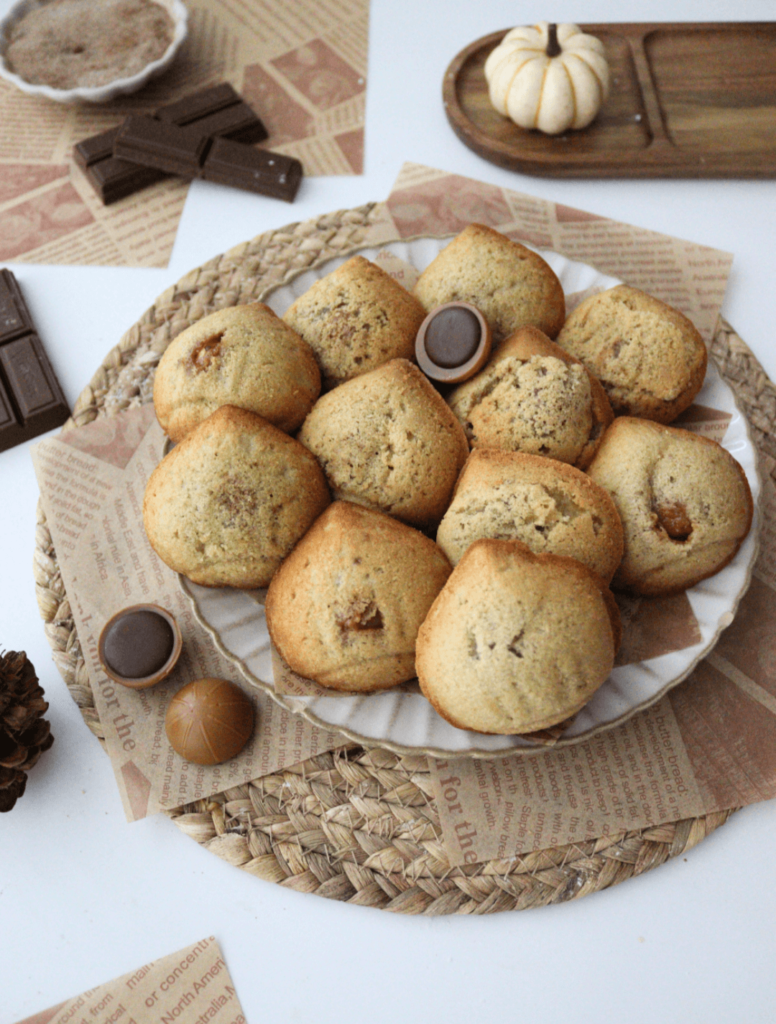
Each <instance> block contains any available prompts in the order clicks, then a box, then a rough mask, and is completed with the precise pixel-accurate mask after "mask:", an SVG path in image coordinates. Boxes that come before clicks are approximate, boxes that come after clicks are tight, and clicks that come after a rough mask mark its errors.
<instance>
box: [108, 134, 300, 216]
mask: <svg viewBox="0 0 776 1024" xmlns="http://www.w3.org/2000/svg"><path fill="white" fill-rule="evenodd" d="M113 152H114V153H115V154H116V156H118V157H121V158H122V159H125V160H131V161H136V162H137V163H138V164H143V165H145V166H148V167H153V168H156V169H159V170H165V171H169V172H170V173H173V174H179V175H181V176H182V177H184V178H203V179H204V180H205V181H213V182H217V183H218V184H220V185H231V186H232V187H233V188H241V189H246V190H247V191H249V192H258V193H260V194H261V195H265V196H272V197H273V198H274V199H284V200H285V201H286V202H289V203H290V202H293V200H294V197H295V196H296V193H297V191H298V190H299V185H300V183H301V181H302V165H301V163H300V162H299V161H298V160H295V159H294V158H293V157H288V156H283V155H282V154H280V153H273V152H271V151H269V150H266V149H254V148H253V147H252V146H246V145H245V144H244V143H242V142H234V141H232V140H231V139H222V138H215V139H211V138H208V137H207V136H202V135H200V134H199V126H198V125H197V126H192V127H186V128H179V127H178V126H177V125H172V124H161V123H160V122H159V121H156V120H155V119H154V118H151V117H130V118H128V119H127V120H126V121H125V122H124V124H123V125H122V126H121V128H120V129H119V132H118V134H117V135H116V140H115V142H114V144H113Z"/></svg>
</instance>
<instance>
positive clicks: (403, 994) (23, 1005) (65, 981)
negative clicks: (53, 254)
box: [0, 0, 776, 1024]
mask: <svg viewBox="0 0 776 1024" xmlns="http://www.w3.org/2000/svg"><path fill="white" fill-rule="evenodd" d="M292 3H293V0H289V4H290V5H292ZM9 6H10V0H0V13H5V11H6V9H7V8H8V7H9ZM774 16H776V3H774V2H772V0H748V2H747V3H746V4H740V3H739V4H736V5H734V4H729V3H722V2H720V0H705V2H704V3H700V2H692V0H671V2H667V0H657V2H653V3H651V4H650V5H648V6H647V5H644V4H637V3H635V2H632V0H622V2H620V3H617V4H615V3H614V2H611V0H588V2H587V3H586V4H584V5H582V4H575V3H571V2H565V0H555V2H553V3H551V4H550V5H549V6H548V7H546V8H544V9H541V10H540V9H539V8H537V7H535V6H532V5H529V4H525V3H514V2H508V0H488V3H487V4H486V3H474V2H470V0H373V2H372V10H371V29H370V54H369V78H368V99H367V127H366V173H365V174H364V175H363V176H359V177H344V178H316V179H310V180H306V181H305V182H304V183H303V185H302V188H301V191H300V193H299V196H298V198H297V200H296V202H295V203H294V204H293V206H289V205H287V204H285V203H281V202H277V201H273V200H270V199H263V198H261V197H258V196H253V195H248V194H246V193H241V192H237V191H231V190H228V189H226V188H222V187H219V186H216V185H209V184H204V183H195V184H194V185H193V187H192V188H191V191H190V193H189V197H188V200H187V203H186V208H185V211H184V214H183V218H182V221H181V224H180V229H179V232H178V237H177V240H176V243H175V248H174V251H173V254H172V259H171V261H170V265H169V266H168V267H167V268H166V269H163V270H156V269H153V270H148V269H114V268H100V267H59V266H52V267H47V266H35V265H26V264H10V265H9V266H10V267H11V269H12V270H13V271H14V273H15V274H16V275H17V277H18V279H19V281H20V282H21V286H22V288H23V290H24V294H25V296H26V298H27V301H28V304H29V306H30V308H31V311H32V314H33V317H34V319H35V321H36V323H37V326H38V330H39V333H40V335H41V337H42V338H43V339H44V343H45V346H46V348H47V351H48V353H49V356H50V358H51V360H52V363H53V364H54V367H55V369H56V372H57V374H58V376H59V379H60V381H61V383H62V386H63V388H64V391H65V394H66V396H67V399H68V401H69V403H70V404H71V405H72V403H73V402H75V399H76V398H77V396H78V395H79V393H80V392H81V390H82V388H83V387H84V385H85V384H86V383H87V381H88V380H89V379H90V377H91V375H92V373H93V372H94V370H95V369H96V367H97V366H98V365H99V364H100V362H101V361H102V359H103V357H104V356H105V354H106V353H107V352H108V350H109V349H110V348H111V347H112V346H113V345H114V344H115V343H116V342H117V341H118V339H119V337H120V336H121V334H122V333H123V332H124V331H125V330H126V329H127V328H128V327H130V326H131V325H132V323H134V321H135V320H136V319H137V318H138V317H139V316H140V314H141V313H142V312H143V311H144V310H145V309H146V308H147V307H148V306H149V305H150V304H151V303H152V302H153V300H154V298H155V297H156V296H157V295H158V294H159V293H160V292H162V291H163V290H164V289H165V288H166V287H167V286H168V285H170V284H172V283H174V282H175V281H177V280H178V279H179V278H180V277H181V276H182V275H183V274H184V273H185V272H186V271H188V270H189V269H191V268H192V267H196V266H199V265H200V264H202V263H203V262H205V261H206V260H208V259H209V258H210V257H212V256H214V255H216V254H218V253H220V252H223V251H224V250H226V249H227V248H229V247H230V246H232V245H234V244H236V243H238V242H240V241H243V240H245V239H247V238H251V237H253V236H254V235H257V234H259V233H260V232H262V231H265V230H267V229H269V228H273V227H280V226H282V225H284V224H287V223H290V222H292V221H297V220H304V219H307V218H309V217H312V216H315V215H317V214H320V213H325V212H328V211H331V210H336V209H339V208H343V207H353V206H357V205H359V204H361V203H364V202H367V201H369V200H374V199H383V198H385V197H386V196H387V195H388V193H389V191H390V189H391V186H392V184H393V182H394V180H395V178H396V176H397V174H398V172H399V168H400V166H401V164H402V163H403V162H404V161H405V160H411V161H414V162H417V163H421V164H426V165H429V166H432V167H438V168H442V169H445V170H448V171H454V172H456V173H459V174H463V175H467V176H469V177H473V178H479V179H481V180H483V181H486V182H491V183H494V184H503V185H507V186H509V187H511V188H514V189H517V190H519V191H523V192H528V193H531V194H534V195H537V196H542V197H544V198H547V199H550V200H556V201H559V202H562V203H565V204H568V205H570V206H575V207H579V208H582V209H585V210H590V211H593V212H595V213H599V214H603V215H605V216H608V217H612V218H616V219H618V220H623V221H627V222H629V223H632V224H637V225H641V226H643V227H646V228H651V229H653V230H656V231H662V232H666V233H669V234H673V235H676V236H679V237H683V238H687V239H692V240H694V241H697V242H701V243H704V244H706V245H710V246H714V247H716V248H719V249H723V250H727V251H729V252H732V253H734V254H735V262H734V264H733V272H732V276H731V279H730V284H729V288H728V294H727V296H726V299H725V303H724V306H723V315H724V316H725V317H726V318H727V319H728V320H729V321H730V322H731V323H732V324H733V325H734V327H735V328H736V330H737V331H738V332H739V333H740V335H741V336H742V337H743V338H744V340H745V341H746V342H747V343H748V345H749V346H750V347H751V348H752V350H753V351H754V352H755V354H756V355H757V357H758V358H759V359H760V361H761V362H762V363H763V365H764V367H765V369H766V371H767V372H768V374H769V376H770V377H771V378H772V379H776V346H774V344H773V338H774V327H773V314H772V306H773V281H774V278H773V272H774V268H776V187H775V186H774V182H772V181H763V182H757V181H693V180H687V181H671V180H663V181H660V180H657V181H649V180H634V181H624V180H623V181H618V180H613V181H612V180H610V181H606V180H600V181H599V180H590V181H584V180H563V179H551V178H538V177H530V176H525V175H520V174H515V173H512V172H509V171H506V170H502V169H500V168H498V167H496V166H494V165H492V164H490V163H487V162H486V161H485V160H482V159H481V158H479V157H478V156H476V155H475V154H474V153H472V152H470V151H469V150H468V149H467V148H466V147H465V146H464V145H463V144H462V143H460V142H459V141H458V139H457V138H456V136H455V135H454V134H453V132H452V130H451V129H450V127H449V126H448V124H447V121H446V119H445V115H444V112H443V109H442V101H441V83H442V76H443V73H444V70H445V68H446V67H447V64H448V63H449V61H450V60H451V59H452V57H453V56H454V55H455V54H456V53H457V52H458V51H459V50H461V49H462V48H463V47H464V46H465V45H467V44H468V43H469V42H471V41H473V40H474V39H476V38H479V37H480V36H482V35H485V34H486V33H489V32H492V31H496V30H498V29H500V28H507V27H509V26H511V25H514V24H519V23H530V22H532V21H535V20H537V19H538V18H540V17H544V18H547V19H548V20H555V21H582V22H607V21H640V20H646V19H647V18H648V19H649V20H651V21H661V20H662V21H699V20H702V21H713V20H731V19H746V20H768V19H773V18H774ZM29 448H30V443H27V444H24V445H21V446H20V447H17V448H14V449H12V450H11V451H7V452H3V453H0V487H1V490H0V648H5V649H10V650H25V651H26V652H27V654H28V656H29V657H30V658H31V660H32V661H33V663H34V664H35V666H36V668H37V670H38V673H39V675H40V678H41V682H42V685H43V686H44V688H45V691H46V697H47V699H48V700H49V701H50V703H51V707H50V710H49V712H48V718H49V720H50V722H51V725H52V730H53V732H54V735H55V737H56V742H55V743H54V746H53V747H52V749H51V750H50V751H49V752H47V753H46V754H45V755H44V756H43V757H42V759H41V760H40V762H39V764H38V765H37V766H36V767H35V768H34V769H33V771H32V772H31V774H30V778H29V782H28V787H27V792H26V794H25V795H24V797H23V798H22V799H21V800H20V802H19V803H18V804H17V805H16V807H15V809H14V810H13V811H12V812H11V813H10V814H5V815H0V1024H12V1022H15V1021H17V1020H19V1019H20V1018H23V1017H26V1016H28V1015H30V1014H32V1013H34V1012H35V1011H38V1010H41V1009H43V1008H45V1007H48V1006H50V1005H52V1004H54V1003H57V1002H59V1001H61V1000H63V999H65V998H66V997H68V996H70V995H75V994H77V993H80V992H81V991H83V990H85V989H87V988H90V987H93V986H95V985H97V984H100V983H102V982H104V981H108V980H109V979H111V978H114V977H116V976H118V975H120V974H123V973H125V972H127V971H130V970H133V969H135V968H137V967H139V966H140V965H142V964H144V963H146V962H147V961H148V960H151V959H154V958H157V957H160V956H164V955H166V954H168V953H171V952H174V951H176V950H177V949H179V948H181V947H183V946H186V945H188V944H190V943H192V942H195V941H197V940H199V939H200V938H203V937H205V936H207V935H211V934H212V935H215V936H216V937H217V939H218V940H219V942H220V943H221V946H222V949H223V952H224V955H225V958H226V961H227V964H228V966H229V969H230V971H231V974H232V978H233V980H234V983H235V987H236V989H237V993H238V996H239V998H240V1000H241V1002H242V1006H243V1009H244V1012H245V1015H246V1018H247V1021H248V1022H249V1024H259V1022H260V1021H264V1020H277V1021H284V1022H285V1021H289V1022H305V1024H306V1022H313V1021H315V1022H316V1024H325V1022H328V1021H341V1020H358V1019H363V1020H368V1021H369V1022H370V1024H378V1022H388V1021H395V1020H402V1021H404V1022H407V1024H412V1022H415V1021H423V1022H429V1024H436V1022H442V1021H444V1022H446V1024H458V1022H470V1021H477V1020H478V1019H479V1020H482V1019H485V1018H488V1019H501V1020H506V1021H512V1020H517V1019H543V1020H549V1021H554V1020H564V1021H566V1020H574V1021H575V1022H576V1024H586V1022H592V1021H596V1022H599V1021H600V1020H602V1019H606V1018H607V1017H610V1018H611V1017H615V1019H624V1020H627V1021H629V1022H630V1024H640V1022H642V1021H643V1022H647V1021H649V1022H652V1021H667V1022H673V1021H680V1020H681V1021H683V1022H686V1024H690V1022H696V1021H697V1022H704V1024H708V1022H728V1021H730V1022H739V1021H746V1022H747V1024H755V1022H759V1021H769V1022H770V1021H772V1020H773V1019H774V1017H775V1016H776V1009H774V998H773V997H774V995H776V991H775V989H776V985H775V984H774V969H773V965H774V961H775V960H776V928H774V921H776V862H775V861H774V857H773V855H772V836H773V826H774V804H773V803H772V802H770V803H765V804H759V805H755V806H753V807H750V808H748V809H746V810H744V811H741V812H739V813H737V814H735V815H734V816H733V818H732V819H731V820H730V821H729V822H728V824H727V825H725V826H724V827H723V828H721V829H719V830H717V832H715V833H714V834H713V835H712V836H711V837H710V838H709V839H707V840H706V841H704V842H703V843H702V844H701V845H700V846H699V847H697V848H696V849H695V850H693V851H692V852H690V853H688V854H687V855H686V856H683V857H679V858H676V859H675V860H673V861H671V862H670V863H668V864H667V865H665V866H663V867H661V868H659V869H658V870H655V871H652V872H648V873H647V874H646V875H644V876H642V877H640V878H637V879H633V880H631V881H629V882H627V883H625V884H624V885H621V886H619V887H616V888H614V889H609V890H606V891H605V892H601V893H598V894H596V895H593V896H590V897H587V898H585V899H582V900H578V901H574V902H572V903H568V904H564V905H561V906H555V907H546V908H543V909H540V910H535V911H529V912H522V913H508V914H496V915H491V916H485V917H480V918H467V917H444V918H435V919H425V918H417V917H400V916H393V915H391V914H387V913H384V912H381V911H373V910H365V909H361V908H357V907H351V906H347V905H344V904H341V903H337V902H329V901H326V900H323V899H319V898H317V897H313V896H309V895H303V894H297V893H293V892H289V891H287V890H285V889H282V888H280V887H278V886H275V885H271V884H269V883H265V882H261V881H259V880H257V879H255V878H253V877H251V876H250V875H248V874H246V873H244V872H241V871H239V870H237V869H235V868H233V867H230V866H229V865H227V864H226V863H224V862H222V861H221V860H219V859H218V858H217V857H215V856H214V855H212V854H210V853H208V852H207V851H206V850H204V849H202V848H200V847H199V846H198V845H197V844H196V843H195V842H193V841H192V840H190V839H188V838H186V837H185V836H184V835H183V834H182V833H181V832H180V831H179V830H178V829H177V828H176V827H175V825H173V824H172V823H171V822H170V821H168V820H167V819H166V818H164V817H161V816H159V817H154V818H150V819H146V820H144V821H140V822H137V823H134V824H128V823H127V822H126V821H125V818H124V814H123V812H122V809H121V805H120V802H119V796H118V792H117V789H116V786H115V784H114V780H113V773H112V770H111V766H110V763H109V761H108V758H107V757H106V756H105V754H103V752H102V751H101V749H100V747H99V745H98V743H97V741H96V740H95V739H94V737H93V736H92V735H91V733H90V732H89V730H88V729H87V728H86V726H85V725H84V723H83V721H82V720H81V716H80V714H79V712H78V710H77V709H76V706H75V704H74V703H73V701H72V699H71V698H70V696H69V695H68V692H67V689H66V687H65V684H64V682H63V681H62V679H61V678H60V676H59V674H58V672H57V670H56V668H55V666H54V664H53V662H52V658H51V650H50V648H49V645H48V643H47V641H46V639H45V636H44V632H43V625H42V622H41V620H40V618H39V614H38V608H37V604H36V601H35V591H34V583H33V575H32V554H33V550H34V524H35V507H36V502H37V497H38V489H37V486H36V482H35V477H34V474H33V469H32V462H31V459H30V453H29ZM152 1019H153V1018H149V1020H152Z"/></svg>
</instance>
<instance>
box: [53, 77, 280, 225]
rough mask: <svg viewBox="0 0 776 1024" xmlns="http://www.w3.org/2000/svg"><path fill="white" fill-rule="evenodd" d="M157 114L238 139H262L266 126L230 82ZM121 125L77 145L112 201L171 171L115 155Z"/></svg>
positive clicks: (79, 158) (89, 174) (86, 168)
mask: <svg viewBox="0 0 776 1024" xmlns="http://www.w3.org/2000/svg"><path fill="white" fill-rule="evenodd" d="M153 116H154V118H156V119H157V120H159V121H163V122H165V123H168V124H174V125H177V126H179V127H184V126H195V127H197V128H198V129H199V131H200V132H201V133H202V135H206V136H208V137H215V136H219V137H222V138H225V139H234V140H236V141H239V142H250V143H253V142H263V141H264V139H266V138H267V129H266V128H265V127H264V125H263V124H262V122H261V120H260V118H258V117H257V116H256V114H255V113H254V112H253V110H251V108H250V107H249V106H248V104H247V103H245V102H244V101H243V100H242V98H241V97H240V94H239V93H237V92H235V90H234V89H233V88H232V86H231V85H229V83H228V82H224V83H222V84H221V85H214V86H211V87H210V88H208V89H201V90H200V91H199V92H196V93H193V94H192V95H190V96H186V97H184V98H183V99H182V100H177V101H176V102H175V103H168V104H167V105H166V106H164V107H160V108H159V110H157V111H155V113H154V115H153ZM118 132H119V128H111V129H110V130H109V131H106V132H101V133H100V134H99V135H93V136H91V138H88V139H83V140H82V141H81V142H79V143H78V144H77V145H76V146H75V147H74V149H73V156H74V157H75V162H76V163H77V164H78V166H79V167H80V168H81V169H82V170H83V172H84V174H85V175H86V178H87V180H88V181H89V182H90V184H91V185H92V187H93V188H94V190H95V191H96V192H97V194H98V195H99V197H100V198H101V199H102V201H103V203H104V204H105V205H106V206H108V205H109V204H110V203H115V202H117V201H118V200H119V199H124V198H126V196H130V195H133V194H134V193H135V192H139V191H140V190H141V189H144V188H146V187H147V186H148V185H153V184H154V183H155V182H157V181H162V180H163V179H164V178H166V177H167V174H166V172H165V171H162V170H158V169H156V168H154V167H143V166H141V165H140V164H137V163H131V162H130V161H129V160H122V159H121V158H120V157H116V156H114V155H113V144H114V142H115V140H116V136H117V135H118Z"/></svg>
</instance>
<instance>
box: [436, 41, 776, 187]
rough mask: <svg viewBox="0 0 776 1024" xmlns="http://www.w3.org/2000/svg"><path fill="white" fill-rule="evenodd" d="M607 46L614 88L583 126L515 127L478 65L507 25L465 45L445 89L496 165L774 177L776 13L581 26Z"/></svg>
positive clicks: (569, 172)
mask: <svg viewBox="0 0 776 1024" xmlns="http://www.w3.org/2000/svg"><path fill="white" fill-rule="evenodd" d="M581 27H582V29H583V30H584V31H585V32H589V33H590V34H591V35H594V36H597V37H598V38H599V39H600V40H601V42H602V43H603V44H604V46H605V47H606V55H607V58H608V60H609V65H610V68H611V72H612V87H611V91H610V95H609V98H608V100H607V101H606V103H605V104H604V107H603V108H602V110H601V112H600V113H599V115H598V117H597V118H596V120H595V121H594V122H593V124H592V125H590V126H589V127H588V128H585V129H584V130H583V131H577V132H574V131H569V132H566V133H565V134H564V135H559V136H549V135H543V134H542V133H541V132H537V131H527V130H525V129H523V128H518V126H517V125H516V124H513V122H512V121H510V120H509V119H508V118H505V117H502V116H501V115H500V114H498V113H497V112H496V111H495V110H494V109H493V107H492V106H491V103H490V99H489V97H488V86H487V83H486V81H485V74H484V71H483V65H484V64H485V60H486V58H487V56H488V54H489V53H490V52H491V50H493V49H494V48H495V47H496V46H497V45H498V43H499V42H501V40H502V39H503V37H504V35H505V33H506V30H502V31H501V32H494V33H492V34H491V35H488V36H484V37H483V38H482V39H478V40H477V41H476V42H474V43H472V44H471V45H470V46H467V47H466V49H464V50H462V51H461V52H460V53H459V54H458V56H457V57H455V59H454V60H453V61H452V63H451V64H450V66H449V67H448V69H447V71H446V73H445V78H444V85H443V98H444V103H445V111H446V113H447V117H448V120H449V121H450V124H451V125H452V126H453V129H454V131H455V133H456V134H457V135H458V137H459V138H460V139H461V140H462V141H463V142H464V143H465V144H466V145H467V146H468V147H469V148H470V149H473V150H474V151H475V153H479V155H480V156H483V157H485V159H486V160H490V161H491V162H493V163H495V164H499V165H500V166H502V167H508V168H510V169H511V170H516V171H522V172H523V173H526V174H542V175H557V176H562V177H591V178H606V177H626V178H663V177H666V178H773V177H776V22H712V23H701V22H698V23H687V24H680V23H653V24H622V25H617V24H609V25H582V26H581Z"/></svg>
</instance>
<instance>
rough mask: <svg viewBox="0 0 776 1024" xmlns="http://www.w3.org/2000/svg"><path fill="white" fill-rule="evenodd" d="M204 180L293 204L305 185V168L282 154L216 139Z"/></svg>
mask: <svg viewBox="0 0 776 1024" xmlns="http://www.w3.org/2000/svg"><path fill="white" fill-rule="evenodd" d="M200 177H202V178H204V179H205V181H215V182H218V184H219V185H231V186H232V187H233V188H243V189H246V190H247V191H248V192H258V193H259V194H260V195H263V196H272V198H273V199H284V200H285V201H286V202H287V203H292V202H293V201H294V197H295V196H296V193H297V192H298V191H299V186H300V184H301V183H302V165H301V164H300V162H299V161H298V160H295V159H294V158H293V157H290V156H283V154H282V153H272V152H271V151H270V150H267V149H254V148H253V147H252V146H244V145H242V143H239V142H232V141H230V140H228V139H213V144H212V145H211V147H210V149H209V150H208V152H207V156H206V157H205V163H204V164H203V165H202V173H201V175H200Z"/></svg>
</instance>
